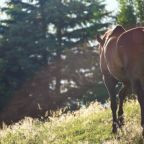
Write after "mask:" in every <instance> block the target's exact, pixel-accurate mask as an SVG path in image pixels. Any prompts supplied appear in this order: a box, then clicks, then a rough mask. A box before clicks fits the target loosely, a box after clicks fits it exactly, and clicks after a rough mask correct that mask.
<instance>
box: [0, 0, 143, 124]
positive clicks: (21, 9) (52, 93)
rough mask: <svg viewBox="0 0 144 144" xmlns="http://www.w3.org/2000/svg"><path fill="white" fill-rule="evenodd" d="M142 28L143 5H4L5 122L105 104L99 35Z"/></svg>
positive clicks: (68, 0)
mask: <svg viewBox="0 0 144 144" xmlns="http://www.w3.org/2000/svg"><path fill="white" fill-rule="evenodd" d="M143 23H144V1H143V0H1V1H0V121H5V122H7V123H9V122H11V121H18V120H20V119H22V118H24V117H25V116H31V117H33V118H35V117H36V118H37V117H41V116H43V117H47V116H49V115H51V114H52V111H54V110H57V109H61V108H63V112H67V111H73V110H76V109H79V108H80V107H83V106H87V105H89V103H91V102H92V101H99V102H101V103H103V104H104V103H105V102H106V101H107V100H108V94H107V91H106V89H105V87H104V84H103V82H102V78H101V73H100V69H99V49H98V43H97V42H96V34H100V35H102V34H103V33H104V32H105V31H106V30H107V29H108V28H110V27H113V26H115V25H117V24H120V25H122V26H123V27H124V28H125V29H129V28H132V27H135V26H143Z"/></svg>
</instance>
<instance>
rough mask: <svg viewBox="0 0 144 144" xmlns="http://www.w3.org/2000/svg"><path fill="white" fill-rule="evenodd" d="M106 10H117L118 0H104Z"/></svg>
mask: <svg viewBox="0 0 144 144" xmlns="http://www.w3.org/2000/svg"><path fill="white" fill-rule="evenodd" d="M106 8H107V10H110V11H114V12H117V11H118V2H117V0H106Z"/></svg>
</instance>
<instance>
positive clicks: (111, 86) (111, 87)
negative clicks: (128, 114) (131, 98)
mask: <svg viewBox="0 0 144 144" xmlns="http://www.w3.org/2000/svg"><path fill="white" fill-rule="evenodd" d="M103 80H104V83H105V86H106V88H107V90H108V93H109V96H110V100H111V110H112V117H113V124H112V132H113V133H116V132H117V126H118V123H117V115H116V111H117V100H116V88H115V86H116V84H117V80H116V79H114V78H113V77H112V76H110V75H108V74H107V75H104V76H103Z"/></svg>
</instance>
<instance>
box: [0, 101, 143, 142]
mask: <svg viewBox="0 0 144 144" xmlns="http://www.w3.org/2000/svg"><path fill="white" fill-rule="evenodd" d="M125 117H126V122H125V123H126V125H125V126H124V127H123V128H122V129H121V130H119V131H118V134H117V135H113V134H111V112H110V109H109V108H105V107H103V106H102V105H100V104H98V103H97V102H96V103H92V104H91V105H90V106H89V107H88V108H82V109H81V110H79V111H76V112H74V113H68V114H63V115H61V116H60V117H58V118H56V117H55V118H52V117H51V118H49V119H50V121H47V122H40V121H38V120H33V119H31V118H25V119H24V120H23V121H21V122H20V123H17V124H15V125H13V126H11V127H6V126H5V127H4V128H3V130H1V131H0V144H143V143H144V142H143V138H142V136H141V126H140V111H139V104H138V103H137V102H136V101H129V102H126V103H125Z"/></svg>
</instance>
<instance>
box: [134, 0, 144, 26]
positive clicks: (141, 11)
mask: <svg viewBox="0 0 144 144" xmlns="http://www.w3.org/2000/svg"><path fill="white" fill-rule="evenodd" d="M134 1H135V4H136V14H137V17H138V20H137V21H138V23H139V24H140V25H144V0H134Z"/></svg>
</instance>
